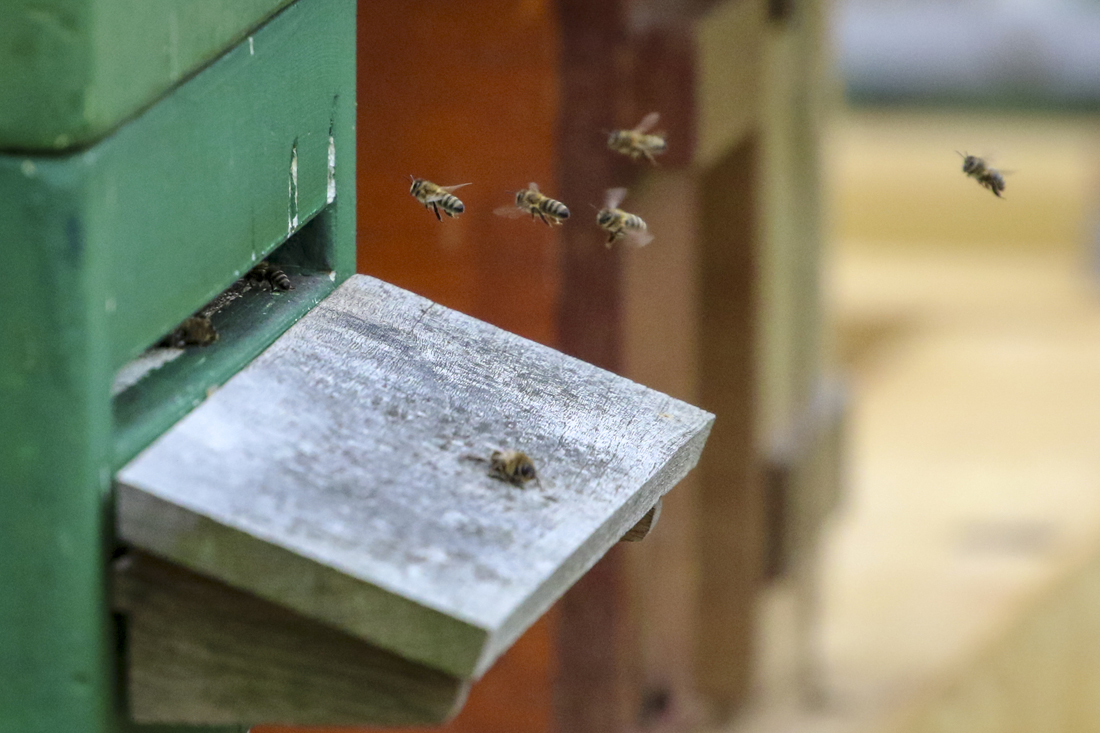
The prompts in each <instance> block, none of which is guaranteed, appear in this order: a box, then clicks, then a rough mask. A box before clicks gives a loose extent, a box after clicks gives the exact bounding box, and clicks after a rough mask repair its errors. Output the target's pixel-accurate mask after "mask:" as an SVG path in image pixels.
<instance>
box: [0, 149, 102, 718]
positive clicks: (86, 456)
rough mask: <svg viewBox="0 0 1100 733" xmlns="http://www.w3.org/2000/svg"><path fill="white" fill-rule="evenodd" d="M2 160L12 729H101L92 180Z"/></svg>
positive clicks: (3, 655)
mask: <svg viewBox="0 0 1100 733" xmlns="http://www.w3.org/2000/svg"><path fill="white" fill-rule="evenodd" d="M22 180H23V176H22V173H21V172H20V170H19V167H18V166H17V165H13V162H12V161H10V160H0V192H3V194H2V195H0V257H2V260H3V262H4V287H3V288H0V588H2V590H0V731H2V732H3V733H47V732H49V733H53V732H54V731H62V730H65V731H88V732H89V733H98V732H99V731H102V730H105V726H106V725H107V724H108V723H107V721H108V716H109V714H110V712H111V711H110V709H109V707H108V705H107V701H108V700H109V699H110V697H111V695H112V694H113V693H112V691H111V686H110V677H111V676H110V675H109V674H108V673H107V670H108V669H109V668H110V662H109V654H108V648H109V647H108V644H107V642H106V639H107V628H108V627H107V623H108V619H107V615H106V607H107V606H106V600H105V580H104V563H105V558H106V552H105V547H104V538H103V530H104V527H105V526H106V522H107V516H108V514H107V512H106V508H107V506H106V505H107V492H108V488H109V482H110V471H109V468H108V466H107V463H106V460H105V458H106V450H107V442H106V441H107V439H108V437H109V431H110V424H111V423H110V421H111V414H110V402H109V399H108V397H109V396H108V394H107V393H106V392H104V391H102V390H98V389H96V383H97V380H100V379H102V378H103V376H104V375H105V374H107V373H108V371H109V352H108V349H107V339H106V331H105V329H106V323H105V320H106V319H105V318H104V315H103V312H102V310H100V311H92V310H90V309H88V308H86V307H85V306H86V303H88V302H90V301H93V300H101V299H102V292H103V283H104V282H105V281H106V279H107V278H106V276H105V274H106V258H105V257H104V256H103V252H102V250H98V249H97V248H94V247H91V246H90V243H89V241H88V238H87V230H86V227H85V225H84V220H83V218H82V214H83V204H84V200H83V197H82V195H81V191H82V181H80V179H79V178H78V177H76V176H71V175H70V176H56V177H54V178H53V179H52V183H53V185H52V186H51V187H50V188H49V189H46V190H38V191H36V192H35V195H34V196H33V197H27V196H19V195H17V194H18V193H19V191H20V187H21V186H22Z"/></svg>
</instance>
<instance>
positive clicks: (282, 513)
mask: <svg viewBox="0 0 1100 733" xmlns="http://www.w3.org/2000/svg"><path fill="white" fill-rule="evenodd" d="M712 420H713V418H712V416H710V415H708V414H707V413H704V412H703V411H701V410H698V409H697V408H694V407H691V406H689V405H687V404H685V403H683V402H680V401H678V400H674V399H671V398H669V397H667V396H665V395H662V394H660V393H657V392H654V391H653V390H650V389H647V388H645V387H642V386H640V385H637V384H634V383H633V382H629V381H628V380H625V379H622V378H619V377H615V376H614V375H611V374H609V373H607V372H603V371H602V370H599V369H596V368H594V367H592V366H590V365H587V364H584V363H582V362H579V361H577V360H575V359H572V358H570V357H567V356H564V355H562V354H560V353H558V352H556V351H553V350H551V349H549V348H546V347H542V346H538V345H536V344H533V343H530V342H527V341H525V340H523V339H521V338H519V337H517V336H514V335H512V334H508V333H506V332H503V331H500V330H498V329H496V328H494V327H492V326H489V325H487V324H484V323H481V322H479V321H476V320H474V319H472V318H469V317H468V316H464V315H461V314H459V313H456V312H454V311H450V310H448V309H445V308H443V307H441V306H438V305H436V304H434V303H431V302H430V301H428V300H426V299H423V298H420V297H418V296H415V295H413V294H411V293H408V292H406V291H402V290H400V289H399V288H395V287H393V286H391V285H387V284H385V283H382V282H380V281H377V280H374V279H372V278H367V277H363V276H356V277H354V278H353V279H352V280H350V281H348V282H347V283H345V284H344V285H343V286H341V288H339V289H338V290H337V291H336V293H334V294H333V295H332V296H330V297H329V298H328V299H326V300H325V301H323V302H322V303H321V304H320V305H319V306H317V307H316V308H315V309H314V310H313V311H311V312H310V313H309V314H308V315H307V316H306V317H305V318H303V319H302V320H301V321H300V322H299V323H298V324H297V325H295V326H294V327H292V328H291V329H290V330H289V331H287V333H286V334H285V335H284V336H283V337H282V338H280V339H279V340H278V341H276V342H275V344H274V345H273V346H272V347H270V348H269V349H267V351H265V352H264V353H263V354H262V355H261V356H260V357H259V358H257V359H256V360H255V361H254V362H252V364H250V365H249V366H248V367H247V368H246V369H244V370H243V371H242V372H241V373H239V374H238V375H237V376H236V377H234V378H233V379H231V380H230V381H229V382H227V383H226V385H225V386H224V387H222V389H220V390H219V391H218V392H217V393H216V394H214V395H213V396H212V397H211V398H210V399H208V400H207V401H206V402H205V403H203V404H202V405H201V406H200V407H198V408H197V409H196V410H195V411H193V412H192V413H191V414H190V415H188V416H187V417H186V418H184V419H183V420H182V421H181V422H180V423H178V424H177V425H176V426H175V427H174V428H172V430H170V431H169V432H168V433H166V434H165V435H164V436H163V437H162V438H161V439H159V440H158V441H157V442H155V443H154V444H153V445H152V446H151V447H150V448H148V449H147V450H146V451H145V452H144V453H142V454H141V455H140V456H138V458H137V459H135V460H134V461H133V462H131V463H130V464H129V465H128V466H126V467H125V468H124V469H123V470H122V471H120V472H119V474H118V477H117V480H118V483H119V500H118V504H119V510H118V511H119V533H120V536H121V537H122V538H123V539H124V540H125V541H126V542H128V543H131V544H133V545H135V546H136V547H139V548H141V549H143V550H146V551H148V552H150V553H152V554H154V555H157V556H160V557H164V558H167V559H170V560H173V561H174V562H177V563H179V564H181V565H183V566H184V567H187V568H190V569H192V570H194V571H196V572H200V573H203V574H205V575H209V576H211V577H214V578H217V579H219V580H221V581H223V582H226V583H228V584H229V585H231V586H233V587H237V588H240V589H243V590H247V591H249V592H252V593H254V594H256V595H258V596H260V597H262V598H267V599H269V600H272V601H274V602H277V603H280V604H282V605H285V606H286V607H288V608H291V609H294V610H296V611H297V612H299V613H301V614H302V615H305V616H307V617H310V618H314V619H316V620H319V621H321V622H323V623H326V624H328V625H331V626H333V627H335V628H339V629H342V630H344V631H346V632H348V633H351V634H354V635H356V636H358V637H360V638H362V639H365V640H368V641H370V642H371V643H374V644H377V645H378V646H380V647H383V648H386V649H389V650H391V651H395V652H397V653H399V654H401V655H402V656H405V657H407V658H409V659H412V660H414V661H417V662H420V663H422V664H426V665H429V666H432V667H434V668H437V669H440V670H443V671H445V672H448V673H449V674H452V675H455V676H458V677H463V678H470V677H476V676H478V675H480V674H481V673H482V672H484V671H485V669H486V668H487V667H488V666H489V665H490V664H491V663H492V661H493V660H494V659H495V658H496V657H497V656H498V655H499V654H500V653H501V652H502V651H503V650H504V649H505V648H507V646H508V645H510V644H511V643H512V642H513V641H514V640H515V638H516V637H517V636H518V635H519V634H520V633H521V632H522V631H523V630H524V629H525V628H526V627H527V626H529V625H530V624H531V623H532V622H533V620H534V619H536V618H537V617H538V616H539V615H541V613H542V612H544V611H545V610H546V608H547V607H548V606H549V605H550V603H552V602H553V601H554V600H555V599H556V598H557V597H558V596H559V595H560V594H561V593H563V592H564V590H565V589H566V588H567V587H569V585H571V584H572V583H573V582H575V581H576V579H577V578H578V577H580V576H581V575H582V574H583V573H584V572H585V571H586V570H587V569H588V568H589V567H591V565H592V564H593V563H595V562H596V560H597V559H598V558H599V557H600V556H602V555H603V553H604V552H606V551H607V549H608V548H609V547H610V546H611V545H612V544H614V543H615V542H616V541H617V540H618V539H619V537H621V536H622V534H623V533H625V532H626V530H628V529H629V528H630V527H631V526H633V525H634V524H635V523H636V522H637V521H638V520H639V519H640V518H641V517H642V515H644V514H645V513H646V512H647V511H649V509H650V508H651V507H652V506H653V505H654V504H655V503H656V501H657V499H659V498H660V496H661V495H662V494H663V493H665V492H666V491H668V490H669V489H670V488H671V487H672V486H673V485H674V484H675V483H676V482H677V481H679V480H680V479H681V478H682V477H683V476H684V475H685V474H686V473H687V472H688V470H690V468H691V467H692V466H693V465H694V464H695V462H696V461H697V460H698V455H699V452H700V451H701V450H702V445H703V443H704V442H705V440H706V436H707V434H708V433H709V429H710V424H711V421H712ZM495 448H521V449H523V450H524V451H525V452H527V453H529V454H530V455H532V456H533V457H535V460H536V462H537V466H538V470H539V475H540V481H541V488H540V487H529V488H525V489H521V488H518V487H514V486H511V485H509V484H507V483H503V482H500V481H496V480H493V479H491V478H489V477H488V476H487V474H486V468H485V466H484V465H483V464H479V463H477V462H476V461H473V460H470V459H469V458H468V456H469V455H471V454H474V455H477V456H487V455H488V453H489V451H491V450H493V449H495ZM364 459H367V460H364ZM365 528H369V530H370V531H369V532H365V531H364V529H365Z"/></svg>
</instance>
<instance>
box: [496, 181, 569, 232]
mask: <svg viewBox="0 0 1100 733" xmlns="http://www.w3.org/2000/svg"><path fill="white" fill-rule="evenodd" d="M493 213H494V214H496V215H497V216H506V217H508V218H509V219H515V218H516V217H519V216H523V215H524V214H530V215H531V218H532V219H534V218H535V217H536V216H537V217H538V218H539V219H542V221H543V223H544V224H546V225H548V226H551V225H554V224H561V223H562V221H563V220H564V219H568V218H569V209H568V208H567V207H566V205H565V204H563V203H562V202H561V201H556V200H555V199H552V198H550V197H549V196H546V195H544V194H543V193H542V192H541V191H539V184H537V183H534V182H531V183H528V184H527V188H525V189H523V190H522V191H517V192H516V205H515V206H501V207H500V208H499V209H496V210H495V211H494V212H493Z"/></svg>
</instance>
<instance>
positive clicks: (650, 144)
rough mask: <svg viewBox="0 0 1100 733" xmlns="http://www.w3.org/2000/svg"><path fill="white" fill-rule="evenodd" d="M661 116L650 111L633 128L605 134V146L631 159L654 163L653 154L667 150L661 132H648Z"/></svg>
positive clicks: (666, 144)
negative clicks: (643, 159)
mask: <svg viewBox="0 0 1100 733" xmlns="http://www.w3.org/2000/svg"><path fill="white" fill-rule="evenodd" d="M660 118H661V115H659V114H658V113H656V112H650V113H649V114H647V115H646V116H645V117H643V118H642V121H641V122H639V123H638V126H637V127H635V128H634V129H633V130H616V131H615V132H613V133H611V134H610V135H608V136H607V147H609V148H611V149H612V150H614V151H615V152H616V153H622V154H623V155H629V156H630V158H631V159H632V160H641V159H642V158H645V159H646V160H648V161H649V162H650V163H653V164H654V165H656V164H657V161H656V160H655V159H654V158H653V156H654V155H660V154H661V153H663V152H665V151H666V150H668V143H667V142H666V141H665V134H664V133H663V132H656V133H650V132H649V130H650V129H651V128H652V127H653V126H654V125H656V124H657V120H659V119H660Z"/></svg>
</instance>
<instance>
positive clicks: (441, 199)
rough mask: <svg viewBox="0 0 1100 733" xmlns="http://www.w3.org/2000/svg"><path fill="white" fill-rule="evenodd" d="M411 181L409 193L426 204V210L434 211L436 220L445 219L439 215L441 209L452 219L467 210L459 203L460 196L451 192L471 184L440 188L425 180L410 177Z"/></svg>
mask: <svg viewBox="0 0 1100 733" xmlns="http://www.w3.org/2000/svg"><path fill="white" fill-rule="evenodd" d="M409 180H411V181H412V185H411V186H409V193H411V194H412V195H413V198H415V199H416V200H417V201H419V202H420V203H422V204H424V208H425V209H431V210H432V211H434V212H435V218H436V219H439V220H440V221H443V217H441V216H440V215H439V210H440V209H442V210H443V213H444V214H446V215H447V216H452V217H454V216H458V215H459V214H461V213H462V212H464V211H465V210H466V206H465V204H463V203H462V202H461V201H459V200H458V196H455V195H454V194H452V193H451V191H454V190H455V189H459V188H462V187H463V186H469V185H470V184H469V183H460V184H458V185H457V186H439V185H436V184H434V183H432V182H431V181H425V180H424V179H423V178H413V177H412V176H409Z"/></svg>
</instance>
